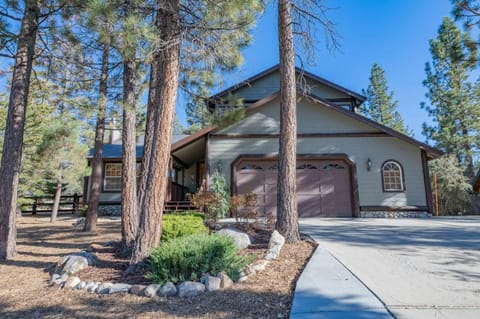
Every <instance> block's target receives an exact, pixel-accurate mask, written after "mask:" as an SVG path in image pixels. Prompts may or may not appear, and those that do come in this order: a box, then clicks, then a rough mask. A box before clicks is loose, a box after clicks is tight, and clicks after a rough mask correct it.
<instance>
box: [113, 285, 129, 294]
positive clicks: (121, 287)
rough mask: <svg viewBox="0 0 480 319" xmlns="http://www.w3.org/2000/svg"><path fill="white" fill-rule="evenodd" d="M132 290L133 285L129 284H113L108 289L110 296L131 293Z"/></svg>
mask: <svg viewBox="0 0 480 319" xmlns="http://www.w3.org/2000/svg"><path fill="white" fill-rule="evenodd" d="M130 288H132V285H129V284H122V283H118V284H112V285H111V286H110V287H109V289H108V293H109V294H118V293H121V292H127V293H128V292H129V291H130Z"/></svg>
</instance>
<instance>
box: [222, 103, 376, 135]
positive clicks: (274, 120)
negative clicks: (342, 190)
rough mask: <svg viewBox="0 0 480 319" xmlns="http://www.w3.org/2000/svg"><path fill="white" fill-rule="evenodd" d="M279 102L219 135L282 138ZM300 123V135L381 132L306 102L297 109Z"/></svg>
mask: <svg viewBox="0 0 480 319" xmlns="http://www.w3.org/2000/svg"><path fill="white" fill-rule="evenodd" d="M279 103H280V101H279V99H275V100H273V101H271V102H269V103H267V104H265V105H263V106H262V107H260V108H258V109H257V110H255V111H254V112H252V113H251V114H248V115H247V116H246V117H245V118H244V119H243V120H241V121H239V122H238V123H236V124H234V125H232V126H230V127H228V128H226V129H223V130H220V131H219V132H218V133H219V134H279V132H280V113H279V111H278V108H279ZM297 122H298V125H297V127H298V129H297V131H298V133H299V134H310V133H330V134H331V133H353V132H361V133H373V132H378V130H376V129H374V128H372V127H371V126H369V125H366V124H363V123H360V122H358V121H356V120H354V119H351V118H349V117H347V116H345V115H343V114H340V113H338V112H336V111H334V110H331V109H328V108H326V107H323V106H320V105H318V104H317V103H314V102H311V101H309V100H307V99H306V98H302V100H301V101H300V102H299V103H298V105H297Z"/></svg>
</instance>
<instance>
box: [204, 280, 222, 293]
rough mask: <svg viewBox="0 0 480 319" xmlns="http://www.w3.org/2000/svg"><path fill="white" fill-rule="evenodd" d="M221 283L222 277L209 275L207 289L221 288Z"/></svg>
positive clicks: (206, 282)
mask: <svg viewBox="0 0 480 319" xmlns="http://www.w3.org/2000/svg"><path fill="white" fill-rule="evenodd" d="M221 283H222V280H221V279H220V278H217V277H213V276H207V279H206V280H205V289H207V291H215V290H219V289H220V285H221Z"/></svg>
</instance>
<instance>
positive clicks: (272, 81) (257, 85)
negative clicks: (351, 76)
mask: <svg viewBox="0 0 480 319" xmlns="http://www.w3.org/2000/svg"><path fill="white" fill-rule="evenodd" d="M297 75H298V74H297ZM297 83H298V84H297V85H298V87H304V88H306V89H307V90H308V91H309V92H310V93H312V94H314V95H316V96H319V97H322V98H325V99H330V98H349V96H348V95H347V94H345V93H343V92H340V91H338V90H336V89H334V88H331V87H329V86H326V85H325V84H322V83H319V82H317V81H314V80H311V79H308V78H306V77H305V78H303V79H302V78H301V79H298V80H297ZM279 90H280V73H279V72H278V71H276V72H273V73H271V74H269V75H267V76H265V77H263V78H260V79H258V80H256V81H255V82H253V83H251V84H250V85H247V86H244V87H242V88H240V89H238V90H236V91H234V92H233V94H234V95H235V96H236V97H238V98H244V99H247V100H259V99H263V98H264V97H267V96H270V95H272V94H273V93H275V92H277V91H279Z"/></svg>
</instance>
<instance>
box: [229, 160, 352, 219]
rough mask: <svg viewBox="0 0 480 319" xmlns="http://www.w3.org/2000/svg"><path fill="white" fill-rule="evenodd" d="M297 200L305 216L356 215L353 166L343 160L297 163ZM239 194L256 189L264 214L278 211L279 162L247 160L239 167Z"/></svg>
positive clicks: (237, 186) (300, 212)
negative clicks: (351, 181)
mask: <svg viewBox="0 0 480 319" xmlns="http://www.w3.org/2000/svg"><path fill="white" fill-rule="evenodd" d="M296 172H297V203H298V212H299V216H301V217H314V216H321V217H352V207H351V196H352V194H351V191H352V188H351V184H350V166H349V165H348V164H347V163H346V162H344V161H342V160H309V161H306V160H303V161H299V162H297V170H296ZM235 179H236V190H237V193H238V194H246V193H248V192H254V193H256V194H257V196H258V210H259V212H260V213H261V214H262V215H265V214H267V213H269V212H272V213H276V209H277V195H276V194H277V179H278V168H277V163H276V161H255V160H251V161H245V162H242V163H241V164H240V165H239V166H237V168H236V178H235Z"/></svg>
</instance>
